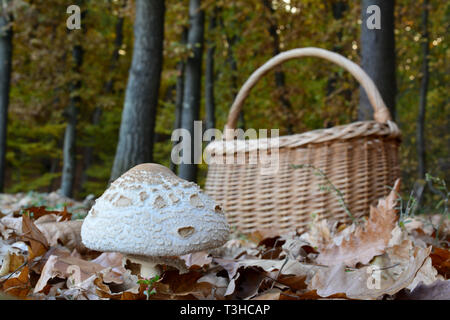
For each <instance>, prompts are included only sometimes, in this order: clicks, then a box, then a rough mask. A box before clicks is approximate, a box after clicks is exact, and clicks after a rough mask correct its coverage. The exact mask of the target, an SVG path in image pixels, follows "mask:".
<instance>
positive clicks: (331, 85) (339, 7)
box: [327, 1, 348, 96]
mask: <svg viewBox="0 0 450 320" xmlns="http://www.w3.org/2000/svg"><path fill="white" fill-rule="evenodd" d="M331 9H332V12H333V18H334V19H335V20H341V19H342V18H343V17H344V12H345V11H346V10H347V9H348V5H347V3H346V2H344V1H337V2H333V3H331ZM342 31H343V30H342V29H341V30H339V31H338V32H337V41H336V42H335V43H333V51H334V52H337V53H342V44H341V41H342ZM337 76H338V74H337V73H333V74H332V75H331V76H330V78H329V79H328V83H327V96H329V95H331V94H332V93H333V92H334V90H335V86H336V81H337Z"/></svg>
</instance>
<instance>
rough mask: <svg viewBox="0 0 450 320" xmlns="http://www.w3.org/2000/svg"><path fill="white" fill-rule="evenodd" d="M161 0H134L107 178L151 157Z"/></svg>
mask: <svg viewBox="0 0 450 320" xmlns="http://www.w3.org/2000/svg"><path fill="white" fill-rule="evenodd" d="M164 14H165V5H164V1H163V0H151V1H150V0H137V1H136V18H135V23H134V49H133V58H132V62H131V68H130V73H129V78H128V85H127V90H126V93H125V104H124V108H123V112H122V122H121V124H120V132H119V143H118V145H117V150H116V156H115V159H114V165H113V168H112V172H111V178H110V180H111V181H112V180H115V179H117V178H118V177H119V176H120V175H121V174H122V173H124V172H125V171H126V170H128V169H130V168H131V167H133V166H135V165H137V164H140V163H144V162H152V161H153V140H154V132H155V117H156V108H157V104H158V92H159V85H160V78H161V70H162V63H163V55H162V52H163V40H164Z"/></svg>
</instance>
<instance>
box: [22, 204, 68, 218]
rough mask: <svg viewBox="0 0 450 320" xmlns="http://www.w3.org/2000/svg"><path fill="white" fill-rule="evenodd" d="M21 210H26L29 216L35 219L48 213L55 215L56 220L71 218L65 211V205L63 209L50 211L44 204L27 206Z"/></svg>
mask: <svg viewBox="0 0 450 320" xmlns="http://www.w3.org/2000/svg"><path fill="white" fill-rule="evenodd" d="M23 211H25V212H28V213H29V214H30V216H32V217H33V219H34V220H37V219H39V218H40V217H43V216H46V215H50V214H51V215H57V216H58V217H59V220H58V221H63V220H70V219H71V218H72V214H71V213H69V212H68V211H67V207H66V206H64V210H63V211H50V210H47V209H46V207H45V206H41V207H29V208H26V209H23Z"/></svg>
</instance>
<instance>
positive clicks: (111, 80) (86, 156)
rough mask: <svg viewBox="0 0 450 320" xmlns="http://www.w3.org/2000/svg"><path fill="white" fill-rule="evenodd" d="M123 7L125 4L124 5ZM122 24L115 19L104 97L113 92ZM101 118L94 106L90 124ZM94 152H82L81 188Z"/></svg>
mask: <svg viewBox="0 0 450 320" xmlns="http://www.w3.org/2000/svg"><path fill="white" fill-rule="evenodd" d="M124 5H125V4H124ZM123 23H124V17H122V16H120V17H118V19H117V22H116V25H115V34H116V37H115V40H114V50H113V54H112V56H111V63H110V66H109V73H110V74H109V79H108V80H107V81H106V82H105V84H104V86H103V93H104V94H105V95H108V94H110V93H112V92H113V89H114V77H113V74H114V70H115V69H116V67H117V62H118V61H119V57H120V55H119V50H120V48H121V47H122V43H123ZM101 116H102V108H101V106H96V107H95V109H94V112H93V113H92V124H93V125H94V126H98V125H99V123H100V119H101ZM93 155H94V152H93V148H92V147H91V146H89V147H86V148H85V152H84V165H83V166H84V168H83V173H82V176H81V186H83V185H84V184H85V183H86V181H87V179H88V175H87V170H88V169H89V167H90V166H91V164H92V162H93V161H94V156H93Z"/></svg>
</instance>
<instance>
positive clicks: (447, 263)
mask: <svg viewBox="0 0 450 320" xmlns="http://www.w3.org/2000/svg"><path fill="white" fill-rule="evenodd" d="M430 258H431V260H432V262H433V267H435V268H436V270H437V271H438V272H439V274H441V275H442V276H443V277H444V278H446V279H448V278H450V250H447V249H443V248H438V247H433V251H432V252H431V254H430Z"/></svg>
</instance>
